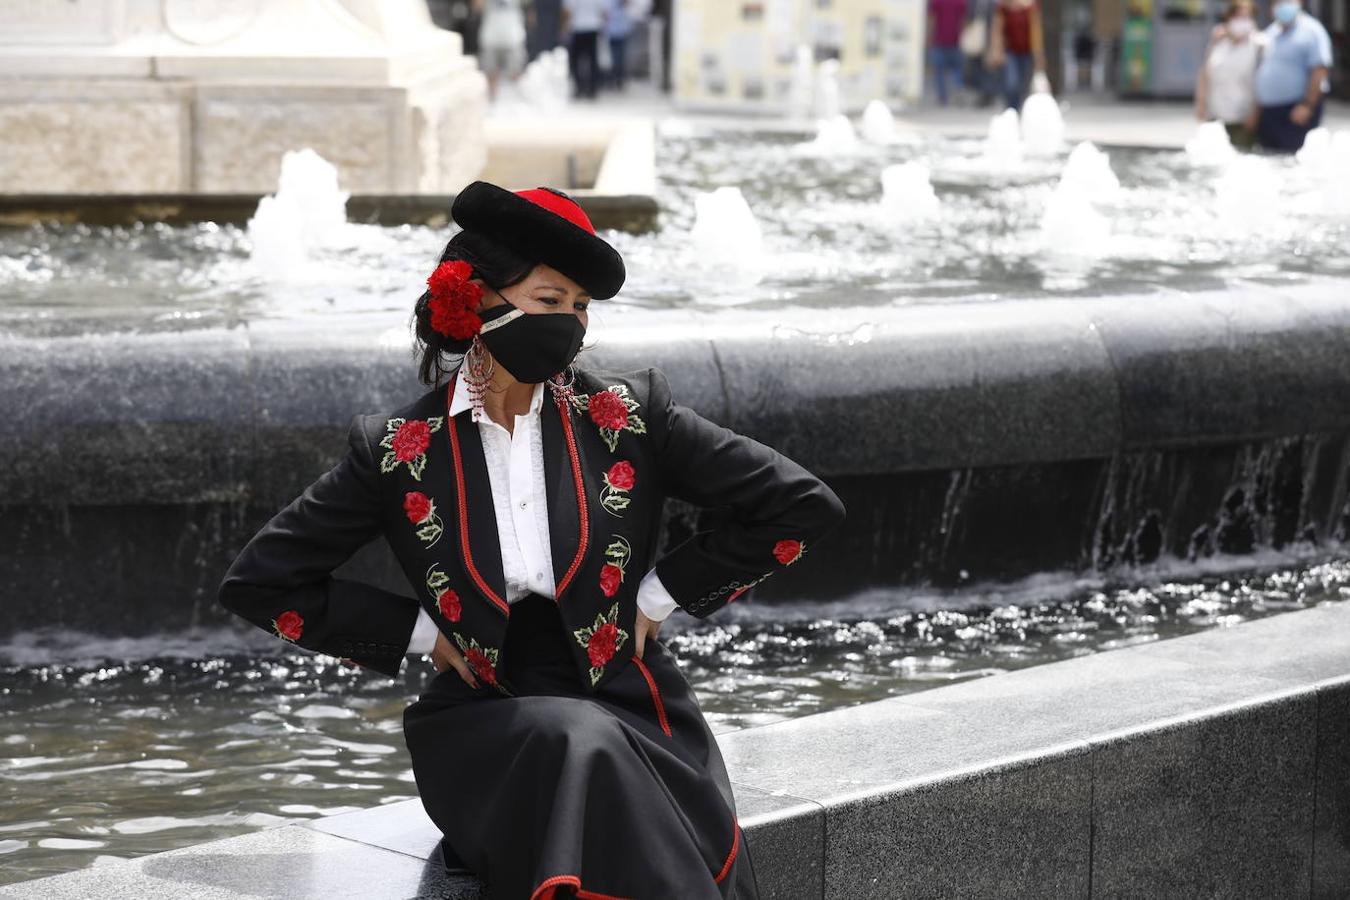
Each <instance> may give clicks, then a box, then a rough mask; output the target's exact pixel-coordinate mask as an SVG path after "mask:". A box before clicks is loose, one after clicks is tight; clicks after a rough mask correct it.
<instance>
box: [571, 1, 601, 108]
mask: <svg viewBox="0 0 1350 900" xmlns="http://www.w3.org/2000/svg"><path fill="white" fill-rule="evenodd" d="M608 3H609V0H563V27H564V28H566V29H567V30H568V31H569V32H570V33H571V35H572V37H571V41H570V55H571V63H572V79H573V80H574V81H575V82H576V86H577V87H576V95H577V96H578V97H581V98H584V99H588V100H594V99H595V95H596V92H597V89H598V87H599V82H600V59H599V56H598V42H599V39H600V32H601V31H602V30H603V29H604V27H605V13H606V7H607V6H608Z"/></svg>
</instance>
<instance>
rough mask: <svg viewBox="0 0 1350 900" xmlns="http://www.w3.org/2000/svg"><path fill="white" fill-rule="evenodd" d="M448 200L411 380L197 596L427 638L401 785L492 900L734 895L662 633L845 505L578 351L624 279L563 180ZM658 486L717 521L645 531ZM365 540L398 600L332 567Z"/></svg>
mask: <svg viewBox="0 0 1350 900" xmlns="http://www.w3.org/2000/svg"><path fill="white" fill-rule="evenodd" d="M451 215H452V217H453V218H454V220H455V222H456V223H457V224H458V225H459V226H460V227H461V229H462V230H460V231H459V232H458V233H456V234H455V235H454V236H453V237H451V238H450V240H449V242H448V243H447V244H446V246H445V248H444V250H443V251H442V252H441V255H440V259H439V262H438V263H437V265H436V267H435V269H434V271H433V272H432V273H431V275H430V277H429V278H428V279H427V290H426V291H424V292H423V294H422V296H421V297H419V299H418V301H417V303H416V305H415V307H414V316H413V318H414V321H415V328H416V343H415V345H414V349H415V350H416V352H417V353H418V354H419V362H418V375H419V378H420V380H421V381H422V382H423V383H424V384H429V385H432V386H431V388H430V389H429V390H427V391H426V392H425V393H423V394H421V395H420V396H419V397H417V398H416V399H414V400H412V401H411V402H409V403H406V404H403V405H400V406H396V407H392V408H388V409H387V410H386V411H384V412H381V413H377V414H369V415H357V416H355V417H354V418H353V419H352V421H351V425H350V428H349V430H348V436H347V449H346V453H345V455H344V456H343V457H342V458H341V459H340V460H339V462H338V463H337V465H336V466H335V467H333V468H332V469H330V470H329V471H328V472H326V473H325V474H324V475H322V476H321V477H320V478H319V479H318V480H317V481H315V482H314V483H313V484H311V485H310V486H309V487H308V488H306V489H305V491H304V492H303V493H302V494H301V495H300V496H299V497H297V498H296V499H295V500H294V501H293V502H292V503H291V504H290V505H289V506H287V507H286V508H285V509H283V510H282V511H281V512H279V513H278V514H277V515H276V516H274V517H273V518H272V520H271V521H269V522H268V523H267V524H266V525H265V526H264V527H263V528H262V529H261V530H260V531H259V532H258V534H257V535H255V536H254V537H253V538H252V539H251V540H250V541H249V543H248V544H247V546H245V547H244V549H243V550H242V551H241V552H240V553H239V555H238V556H237V557H236V559H235V561H234V562H233V563H232V564H231V565H230V567H229V569H228V570H227V572H226V574H225V578H224V580H223V581H222V583H221V586H220V589H219V600H220V602H221V603H222V604H223V605H224V606H225V607H226V608H228V609H229V610H231V611H232V612H234V613H236V614H238V615H240V616H242V617H244V618H246V619H248V620H249V621H251V622H253V623H254V624H255V625H257V626H259V627H261V628H263V629H264V630H266V631H268V632H270V633H273V634H275V635H277V636H278V637H279V638H281V639H283V640H286V641H288V642H291V643H294V644H297V645H299V646H300V647H303V648H305V649H307V650H311V651H315V652H319V653H326V654H330V655H333V656H337V657H340V658H342V660H343V661H344V662H345V663H347V664H351V665H359V666H363V667H365V668H368V669H370V670H372V671H375V672H378V673H380V674H383V675H386V676H389V677H397V676H398V675H399V674H400V664H401V662H402V660H403V659H404V658H405V654H413V655H415V656H419V655H424V654H430V657H431V662H432V664H433V666H434V668H435V669H436V674H435V675H434V677H432V678H431V679H430V681H429V682H428V683H427V684H426V685H425V689H424V690H423V691H422V692H421V693H420V695H419V696H418V698H417V700H416V701H415V702H413V703H411V704H410V705H408V706H407V707H406V708H405V709H404V711H403V732H404V738H405V741H406V744H407V747H408V751H409V755H410V758H411V764H412V771H413V776H414V779H415V781H416V784H417V788H418V793H419V795H420V797H421V800H422V805H423V808H424V809H425V811H426V813H427V815H428V817H429V818H430V819H431V821H432V822H433V823H434V824H435V826H436V827H437V828H438V829H439V830H440V832H441V834H442V835H443V838H442V840H441V843H440V847H439V850H440V853H441V855H442V858H443V861H444V865H445V868H446V869H447V870H449V871H451V872H468V873H472V874H476V875H478V876H480V877H481V878H482V879H483V880H484V881H486V882H487V885H486V886H487V889H488V892H489V894H490V895H491V896H492V897H494V898H497V900H542V898H562V897H571V896H585V897H601V896H605V897H609V896H614V897H620V896H622V897H643V898H647V897H681V898H695V900H698V898H706V900H730V898H740V900H756V898H757V897H758V896H759V895H758V890H759V888H758V885H757V883H756V879H755V873H754V869H753V866H752V863H751V859H750V853H749V848H748V846H747V844H746V840H745V834H744V832H743V831H742V829H741V826H740V824H739V821H738V817H737V811H736V807H735V800H734V797H733V795H732V791H731V782H730V778H729V775H728V772H727V769H726V766H725V764H724V762H723V760H722V756H721V754H720V751H719V749H718V745H717V742H716V739H715V738H714V736H713V733H712V731H711V729H710V728H709V726H708V723H707V722H706V720H705V719H704V717H703V714H702V712H701V709H700V706H699V702H698V699H697V697H696V696H695V694H694V691H693V689H692V687H691V685H690V684H689V682H688V680H687V679H686V678H685V676H684V673H683V671H682V669H681V666H680V664H679V662H678V660H677V658H676V656H675V654H674V653H673V652H672V650H671V649H670V647H669V646H668V645H667V644H666V642H665V641H664V640H663V639H661V638H660V637H658V632H659V630H660V627H661V625H662V623H663V621H664V620H665V619H666V618H667V617H668V616H669V615H670V614H671V613H672V612H673V611H674V610H676V609H681V610H683V611H684V612H685V613H687V614H689V615H690V616H693V617H695V618H700V619H702V618H706V617H708V616H709V615H711V614H712V613H714V612H716V611H717V610H718V609H721V608H722V607H724V606H726V605H728V604H730V603H732V602H742V603H744V602H747V599H748V601H749V602H754V594H753V593H751V594H750V595H749V597H748V598H746V592H747V591H750V590H751V589H752V588H753V587H754V586H755V585H756V584H759V583H760V582H762V581H764V580H765V579H766V578H769V577H771V576H773V575H775V574H777V575H778V579H777V580H782V579H784V578H788V577H791V573H792V572H795V571H801V569H800V567H801V566H802V560H803V559H805V560H806V565H808V566H809V565H811V564H812V561H813V558H814V557H819V554H820V552H821V551H820V550H819V545H820V542H821V541H822V540H825V539H826V538H827V536H828V535H829V534H830V533H831V532H833V531H834V530H835V529H836V528H837V527H838V526H839V525H840V524H841V523H842V521H843V518H844V507H843V504H842V503H841V502H840V500H839V498H838V497H837V496H836V495H835V493H834V492H833V491H832V490H831V489H830V488H829V487H828V486H827V485H826V484H825V483H824V482H823V481H821V480H820V479H819V478H817V477H816V476H815V475H813V474H812V473H810V472H809V471H807V470H806V469H805V468H803V467H802V466H801V465H799V464H797V463H795V462H793V461H792V460H790V459H788V458H787V457H785V456H783V455H781V454H780V453H778V452H777V451H775V450H774V449H772V448H770V447H768V446H766V445H764V444H762V443H759V442H758V441H755V440H753V439H751V438H749V437H746V436H743V435H740V434H738V433H736V432H735V431H732V430H730V429H728V428H725V427H723V426H721V425H719V424H717V423H715V422H713V421H712V420H710V419H707V418H704V417H703V416H701V415H700V414H698V413H697V412H695V411H694V410H693V409H691V408H689V407H686V406H683V405H681V404H679V403H678V402H677V401H676V400H675V399H674V396H673V392H672V389H671V385H670V382H669V380H668V379H667V377H666V375H665V373H664V372H663V371H662V370H661V369H659V368H657V367H655V366H648V367H644V368H637V369H633V370H614V369H607V368H603V367H599V366H592V365H582V364H579V362H578V357H579V356H580V355H582V354H584V353H585V352H587V351H586V348H584V347H583V343H584V340H585V337H586V334H587V328H588V324H589V319H590V311H591V310H590V308H591V306H592V305H593V304H594V303H595V302H596V301H601V300H607V299H609V298H611V297H613V296H615V295H616V294H617V293H618V291H619V289H620V287H621V286H622V285H623V282H624V280H625V277H626V273H625V268H624V263H623V260H622V258H621V257H620V255H619V253H618V251H616V250H615V249H614V248H613V247H612V246H611V245H610V244H609V243H608V242H606V241H605V240H604V239H603V238H601V237H600V236H599V235H597V233H596V231H595V228H594V227H593V225H592V223H591V221H590V219H589V217H588V216H587V215H586V213H585V211H584V210H582V208H581V207H580V206H579V205H578V204H577V203H576V202H574V201H573V200H572V199H571V198H570V197H568V196H567V195H566V194H564V193H563V192H561V191H557V190H554V189H551V188H536V189H533V190H523V191H508V190H505V189H504V188H501V187H498V186H497V185H493V184H490V183H488V182H483V181H476V182H474V183H472V184H470V185H469V186H468V187H466V188H465V189H464V190H462V191H461V192H460V193H459V195H458V196H457V197H456V198H455V201H454V203H453V205H452V207H451ZM446 377H448V378H449V383H443V379H444V378H446ZM668 497H670V498H678V499H680V500H682V501H685V502H688V503H691V504H693V505H695V506H699V507H703V506H707V507H713V506H715V507H720V508H725V509H726V511H727V512H728V513H729V515H727V516H725V517H724V518H721V519H720V520H719V523H718V524H716V525H715V526H713V527H707V528H702V529H697V530H693V533H692V534H689V535H687V536H686V537H683V538H682V539H676V540H669V539H666V540H664V541H663V539H662V534H663V528H662V517H663V516H662V514H663V509H664V506H665V501H666V499H667V498H668ZM691 530H692V529H691ZM380 537H383V538H385V539H386V540H387V542H388V545H389V548H390V550H392V552H393V556H394V559H395V560H396V561H397V563H398V566H399V568H400V569H401V570H402V571H403V573H404V574H405V575H406V577H407V579H408V584H409V586H410V589H411V594H412V596H405V595H403V594H400V593H395V592H391V591H388V590H384V589H382V588H379V587H376V586H374V585H370V584H365V583H362V582H358V581H355V580H351V579H343V578H335V577H333V576H332V575H331V572H332V570H333V569H334V568H335V567H337V566H338V565H340V564H341V563H343V562H344V561H345V560H346V559H347V558H349V557H350V556H351V555H352V554H353V553H354V552H355V551H356V550H358V549H359V548H360V547H362V546H364V545H365V544H367V543H369V542H371V541H372V540H375V539H377V538H380ZM825 552H827V553H828V550H827V551H825ZM785 570H788V571H787V572H786V573H785Z"/></svg>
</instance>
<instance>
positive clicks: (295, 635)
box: [272, 609, 305, 643]
mask: <svg viewBox="0 0 1350 900" xmlns="http://www.w3.org/2000/svg"><path fill="white" fill-rule="evenodd" d="M272 630H273V631H275V632H276V635H277V637H279V638H284V639H285V640H288V641H291V642H292V643H294V642H295V641H298V640H300V635H301V634H303V633H304V630H305V620H304V619H303V618H301V616H300V614H299V613H298V612H296V611H295V610H293V609H288V610H286V611H285V612H284V613H282V614H281V615H279V616H277V617H276V618H275V619H273V620H272Z"/></svg>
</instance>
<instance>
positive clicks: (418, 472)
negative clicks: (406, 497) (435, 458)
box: [408, 453, 427, 481]
mask: <svg viewBox="0 0 1350 900" xmlns="http://www.w3.org/2000/svg"><path fill="white" fill-rule="evenodd" d="M426 467H427V455H426V454H425V453H423V454H422V455H421V456H419V457H417V459H411V460H408V471H409V472H412V477H413V478H416V479H417V480H418V481H421V480H422V470H423V469H425V468H426Z"/></svg>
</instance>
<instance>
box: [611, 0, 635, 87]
mask: <svg viewBox="0 0 1350 900" xmlns="http://www.w3.org/2000/svg"><path fill="white" fill-rule="evenodd" d="M632 34H633V11H632V9H631V8H630V0H609V15H608V18H607V19H606V21H605V37H606V39H607V40H608V41H609V59H610V63H609V85H610V87H613V88H615V89H617V90H620V91H621V90H623V86H624V82H625V81H626V80H627V77H628V39H629V37H631V36H632Z"/></svg>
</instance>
